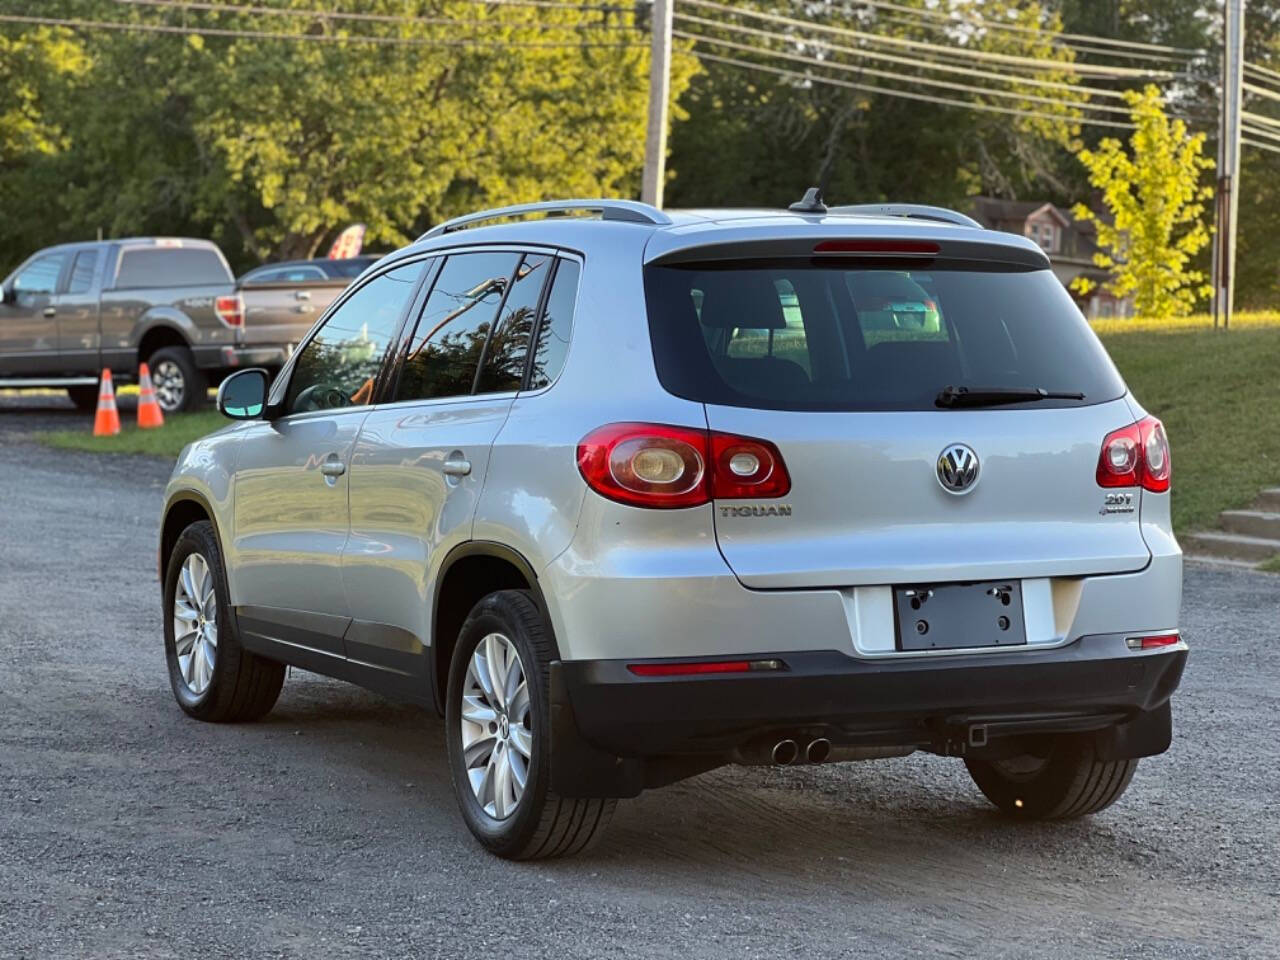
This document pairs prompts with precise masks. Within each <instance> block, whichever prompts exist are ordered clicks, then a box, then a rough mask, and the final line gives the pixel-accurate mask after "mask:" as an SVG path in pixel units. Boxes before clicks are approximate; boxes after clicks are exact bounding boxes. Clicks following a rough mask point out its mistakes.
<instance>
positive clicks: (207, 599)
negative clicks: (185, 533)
mask: <svg viewBox="0 0 1280 960" xmlns="http://www.w3.org/2000/svg"><path fill="white" fill-rule="evenodd" d="M173 647H174V652H175V653H176V654H177V656H178V671H179V672H180V673H181V674H182V682H183V683H184V684H186V686H187V689H188V690H190V691H191V692H192V693H193V694H195V695H196V696H197V697H198V696H200V695H201V694H203V693H204V692H205V690H207V689H208V688H209V683H210V682H211V681H212V680H213V665H214V662H215V660H216V658H217V655H218V601H217V595H216V593H215V591H214V584H213V571H212V570H210V569H209V562H208V561H207V560H205V558H204V557H202V556H201V555H200V554H198V553H192V554H189V555H188V556H187V559H186V560H184V561H183V563H182V571H181V572H180V573H179V574H178V585H177V589H176V590H175V591H174V595H173Z"/></svg>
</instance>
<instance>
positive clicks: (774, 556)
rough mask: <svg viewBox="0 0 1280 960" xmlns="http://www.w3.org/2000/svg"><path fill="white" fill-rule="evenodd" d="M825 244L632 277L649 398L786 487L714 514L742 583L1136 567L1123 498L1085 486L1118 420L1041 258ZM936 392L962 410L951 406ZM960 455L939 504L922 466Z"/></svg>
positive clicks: (670, 264)
mask: <svg viewBox="0 0 1280 960" xmlns="http://www.w3.org/2000/svg"><path fill="white" fill-rule="evenodd" d="M873 245H874V244H873ZM808 246H809V247H810V248H812V247H813V244H812V242H809V245H808ZM824 246H825V247H830V246H832V245H831V244H829V243H824V244H819V245H818V248H819V249H821V248H822V247H824ZM857 246H858V247H859V248H860V249H861V250H865V249H866V248H867V247H868V244H867V243H865V242H862V241H860V242H858V244H857ZM836 247H837V251H838V252H837V255H836V256H834V257H832V256H818V255H816V254H815V253H809V255H808V256H802V257H797V256H753V257H751V258H749V259H744V258H743V257H741V256H737V257H733V258H726V257H725V256H723V255H720V256H716V255H707V254H708V252H709V251H708V249H707V248H702V249H701V250H700V251H698V252H697V258H696V259H694V258H691V257H689V256H688V255H686V256H684V257H675V258H666V259H663V260H661V261H658V262H655V263H651V264H649V265H648V266H647V267H646V268H645V289H646V298H647V303H648V312H649V320H650V327H651V332H652V342H653V345H654V354H655V361H656V364H657V370H658V375H659V378H660V380H661V381H662V383H663V385H664V387H665V388H666V389H667V390H669V391H670V392H672V393H674V394H676V395H678V396H682V397H686V398H689V399H692V400H696V401H699V402H701V403H703V404H704V405H705V409H706V415H707V422H708V426H709V427H710V428H711V429H712V430H715V431H724V432H727V433H732V434H737V435H741V436H747V437H756V438H760V439H764V440H768V441H770V442H772V443H773V444H775V445H776V446H777V448H778V450H779V451H780V452H781V455H782V458H783V461H784V463H785V467H786V469H787V471H788V472H789V474H790V477H791V489H790V491H789V493H787V494H786V496H785V497H783V498H780V499H769V500H763V499H762V500H733V501H723V500H721V501H717V502H716V504H715V527H716V537H717V540H718V543H719V546H720V550H721V552H722V553H723V554H724V557H725V559H726V560H727V561H728V563H729V565H730V567H731V568H732V569H733V571H734V573H735V574H736V575H737V576H738V578H739V579H740V580H741V581H742V583H743V584H745V585H746V586H749V587H755V588H802V587H823V586H840V587H843V586H855V585H870V584H904V583H939V582H945V581H956V580H963V581H976V580H989V579H1000V578H1034V577H1075V576H1084V575H1089V574H1102V573H1119V572H1125V571H1133V570H1138V569H1141V568H1142V567H1144V566H1145V565H1146V564H1147V562H1148V560H1149V558H1150V553H1149V551H1148V549H1147V546H1146V544H1145V542H1144V541H1143V537H1142V533H1141V529H1140V525H1139V522H1138V517H1139V512H1138V507H1139V503H1138V498H1139V497H1140V493H1139V492H1138V491H1136V490H1135V491H1132V497H1131V500H1130V502H1129V503H1128V504H1127V505H1126V503H1125V502H1124V493H1127V491H1125V492H1121V493H1120V496H1119V508H1118V509H1116V504H1114V503H1113V504H1112V505H1111V507H1110V508H1109V507H1108V506H1107V494H1108V493H1109V492H1110V493H1113V494H1114V493H1116V491H1107V490H1104V489H1102V488H1101V487H1100V486H1099V485H1098V483H1097V479H1096V471H1097V468H1098V458H1099V454H1100V451H1101V446H1102V440H1103V438H1104V437H1105V436H1106V435H1107V434H1108V433H1109V432H1111V431H1112V430H1115V429H1117V428H1119V427H1123V426H1125V425H1127V424H1130V423H1132V422H1133V421H1134V419H1135V417H1134V416H1133V413H1132V411H1131V409H1130V407H1129V404H1128V402H1127V400H1126V398H1125V394H1126V390H1125V386H1124V383H1123V381H1122V380H1121V378H1120V376H1119V374H1118V373H1117V372H1116V370H1115V368H1114V366H1113V365H1112V363H1111V361H1110V359H1109V358H1108V357H1107V355H1106V352H1105V351H1104V350H1103V348H1102V346H1101V344H1100V343H1099V342H1098V340H1097V338H1096V337H1095V336H1094V334H1093V332H1092V331H1091V330H1090V329H1089V327H1088V325H1087V324H1086V323H1085V321H1084V318H1083V317H1082V316H1081V314H1080V311H1079V310H1078V309H1077V308H1076V306H1075V304H1074V303H1073V302H1072V301H1071V298H1070V297H1069V296H1068V295H1067V292H1066V291H1065V290H1064V289H1063V287H1062V285H1061V283H1060V282H1059V281H1058V280H1057V278H1056V277H1055V276H1054V275H1053V273H1052V272H1051V271H1050V270H1049V269H1048V265H1047V261H1045V260H1044V258H1043V257H1042V256H1040V255H1038V254H1036V253H1033V252H1032V251H1028V250H1024V249H1021V248H1011V249H1009V250H1008V251H1007V252H1002V251H1001V250H1000V248H999V247H998V246H997V245H993V244H962V243H955V242H952V243H949V244H948V243H945V242H943V243H942V244H938V243H920V242H917V241H913V242H911V243H908V244H902V245H900V246H899V247H897V248H896V249H895V245H894V244H893V243H892V242H884V243H881V244H878V247H879V249H877V250H876V251H875V255H866V254H863V253H860V252H858V253H856V254H855V255H850V252H849V251H846V250H842V249H840V245H838V244H837V245H836ZM993 250H994V251H995V252H994V254H993ZM710 252H711V253H713V254H714V251H710ZM806 252H808V250H806ZM948 387H967V388H969V389H970V390H972V391H974V393H973V394H971V395H970V396H969V397H966V398H962V399H961V400H960V401H959V402H953V403H952V405H950V406H947V405H946V403H947V401H946V399H945V398H943V399H942V400H940V399H939V396H940V394H942V393H943V391H944V390H945V389H946V388H948ZM987 388H996V389H995V393H1000V392H1001V391H1027V390H1045V391H1047V392H1048V393H1050V394H1059V393H1060V394H1064V395H1066V396H1061V397H1055V396H1047V397H1040V398H1039V399H1035V400H1029V399H1022V400H1020V401H1018V402H1008V401H1009V400H1010V399H1011V398H1010V396H1008V395H1006V396H999V397H996V396H989V397H986V398H983V397H981V396H979V395H978V391H979V390H984V389H987ZM1073 394H1076V395H1078V394H1082V395H1083V397H1082V398H1081V397H1078V396H1075V397H1073V396H1070V395H1073ZM975 400H976V401H978V402H977V403H971V401H975ZM966 448H967V450H968V451H969V452H971V453H972V454H973V455H974V456H975V457H976V460H977V471H976V477H974V478H972V482H971V483H969V484H967V485H965V484H963V483H958V484H956V485H957V486H960V487H962V489H960V490H955V489H948V488H947V487H946V486H945V484H944V482H943V478H940V467H939V461H940V459H945V458H946V457H947V456H948V453H949V452H950V457H951V459H950V460H947V461H946V462H944V463H943V465H942V468H941V473H943V474H946V473H948V472H951V471H953V470H954V469H955V468H956V467H960V468H962V470H963V468H964V467H965V466H966V464H965V462H964V461H965V459H966V457H967V454H966V452H965V451H966ZM957 459H958V460H959V462H958V463H957V462H956V461H957ZM952 479H953V480H954V479H955V478H954V477H953V478H952ZM960 479H961V481H963V480H964V479H968V478H967V477H961V478H960ZM1127 508H1131V509H1127Z"/></svg>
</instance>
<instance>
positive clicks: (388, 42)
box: [0, 13, 648, 50]
mask: <svg viewBox="0 0 1280 960" xmlns="http://www.w3.org/2000/svg"><path fill="white" fill-rule="evenodd" d="M0 23H24V24H33V25H35V26H47V27H70V28H79V29H84V30H116V31H120V32H124V33H165V34H181V35H183V36H186V35H190V34H196V35H199V36H202V37H232V38H236V39H252V40H291V41H298V42H304V43H368V44H375V45H382V46H400V47H456V48H471V49H476V48H487V49H509V48H513V47H515V48H541V49H554V50H569V49H574V50H577V49H582V48H584V47H589V48H602V49H621V48H628V47H629V48H636V47H647V46H648V44H645V43H597V42H595V41H585V40H578V41H573V42H569V41H537V40H473V39H459V40H430V39H426V38H423V37H370V36H332V35H329V34H320V33H283V32H279V31H264V30H233V29H228V28H223V27H182V26H172V25H170V24H163V23H121V22H120V21H118V20H81V19H76V18H67V17H34V16H19V15H16V14H8V13H3V14H0Z"/></svg>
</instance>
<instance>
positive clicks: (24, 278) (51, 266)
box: [13, 253, 68, 297]
mask: <svg viewBox="0 0 1280 960" xmlns="http://www.w3.org/2000/svg"><path fill="white" fill-rule="evenodd" d="M67 256H68V255H67V254H65V253H50V254H48V255H46V256H43V257H38V258H36V259H35V260H32V261H31V262H30V263H29V264H27V265H26V266H25V267H23V268H22V269H21V270H20V271H19V272H18V275H17V276H16V277H14V278H13V289H14V291H16V292H17V293H18V294H19V296H21V295H23V294H25V295H27V296H29V297H33V296H39V295H41V294H52V293H53V292H54V291H56V290H57V289H58V277H59V276H61V274H62V268H63V266H64V265H65V264H66V262H67Z"/></svg>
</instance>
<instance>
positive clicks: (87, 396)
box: [67, 387, 98, 410]
mask: <svg viewBox="0 0 1280 960" xmlns="http://www.w3.org/2000/svg"><path fill="white" fill-rule="evenodd" d="M67 396H68V397H70V398H71V402H72V403H74V404H75V405H76V409H77V410H96V409H97V407H98V388H97V387H67Z"/></svg>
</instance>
